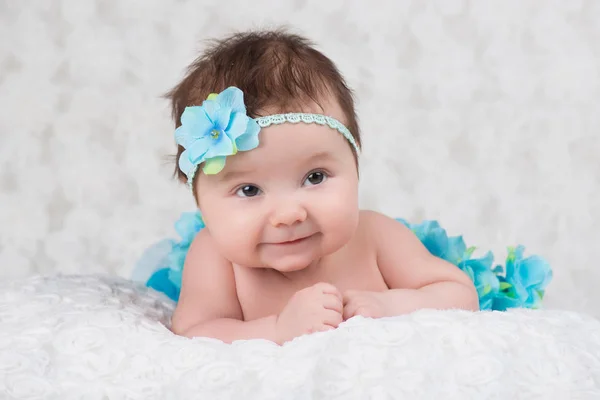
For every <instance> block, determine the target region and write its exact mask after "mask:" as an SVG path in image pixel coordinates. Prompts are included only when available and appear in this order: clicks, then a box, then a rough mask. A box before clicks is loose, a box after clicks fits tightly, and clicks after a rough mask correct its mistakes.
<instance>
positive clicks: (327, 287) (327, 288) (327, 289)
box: [314, 282, 344, 301]
mask: <svg viewBox="0 0 600 400" xmlns="http://www.w3.org/2000/svg"><path fill="white" fill-rule="evenodd" d="M314 287H315V288H317V289H318V290H320V291H321V292H322V293H325V294H332V295H334V296H337V297H338V298H339V299H340V301H343V300H344V298H343V297H342V294H341V293H340V291H339V290H338V288H336V287H335V286H333V285H332V284H330V283H325V282H321V283H317V284H316V285H315V286H314Z"/></svg>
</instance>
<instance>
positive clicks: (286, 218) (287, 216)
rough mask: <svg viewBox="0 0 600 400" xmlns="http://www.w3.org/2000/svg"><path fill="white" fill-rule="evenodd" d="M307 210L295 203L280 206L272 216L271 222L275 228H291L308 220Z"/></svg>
mask: <svg viewBox="0 0 600 400" xmlns="http://www.w3.org/2000/svg"><path fill="white" fill-rule="evenodd" d="M306 216H307V213H306V209H305V208H304V207H302V206H301V205H300V204H298V203H295V202H288V203H284V204H279V206H278V207H277V208H275V210H274V211H273V213H272V214H271V218H270V222H271V225H273V226H274V227H278V226H281V225H287V226H291V225H294V224H296V223H298V222H303V221H305V220H306Z"/></svg>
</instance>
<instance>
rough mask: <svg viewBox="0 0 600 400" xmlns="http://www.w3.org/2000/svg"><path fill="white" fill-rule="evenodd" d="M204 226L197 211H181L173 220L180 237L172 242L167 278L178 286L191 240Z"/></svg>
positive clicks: (179, 285)
mask: <svg viewBox="0 0 600 400" xmlns="http://www.w3.org/2000/svg"><path fill="white" fill-rule="evenodd" d="M204 226H205V225H204V220H203V219H202V216H201V215H200V212H199V211H195V212H187V213H183V214H181V217H179V220H177V222H175V230H176V231H177V233H178V234H179V236H180V237H181V241H179V242H178V243H174V244H173V248H172V249H171V253H170V254H169V258H168V260H169V261H168V262H169V274H168V277H169V280H170V281H171V282H172V283H173V284H174V285H176V286H177V287H179V288H180V287H181V278H182V274H183V265H184V263H185V257H186V255H187V253H188V250H189V249H190V245H191V244H192V241H193V240H194V238H195V237H196V235H197V234H198V232H200V230H202V229H203V228H204Z"/></svg>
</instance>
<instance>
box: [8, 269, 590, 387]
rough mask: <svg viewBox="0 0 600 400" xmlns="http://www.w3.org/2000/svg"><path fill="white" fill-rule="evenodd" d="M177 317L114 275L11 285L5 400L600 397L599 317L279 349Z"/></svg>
mask: <svg viewBox="0 0 600 400" xmlns="http://www.w3.org/2000/svg"><path fill="white" fill-rule="evenodd" d="M172 309H173V303H172V302H170V301H169V300H167V299H165V298H164V297H162V295H159V294H157V293H155V292H152V291H149V290H147V289H145V288H142V287H139V286H138V285H136V284H133V283H131V282H128V281H124V280H120V279H116V278H111V277H102V276H58V277H52V278H43V277H34V278H30V279H28V280H26V281H21V282H15V283H11V284H3V285H0V398H2V399H4V398H6V397H8V398H19V399H33V398H43V399H48V398H51V399H52V398H56V399H75V398H77V399H81V398H83V399H103V398H109V399H169V398H173V399H192V398H193V399H196V398H198V399H221V398H236V399H250V398H257V399H286V398H290V399H306V398H323V399H334V398H343V399H367V398H377V399H379V398H381V399H387V398H408V399H435V398H445V399H446V398H457V399H470V398H473V399H516V398H523V399H537V398H540V399H542V398H543V399H576V398H577V399H588V398H589V399H598V398H600V322H599V321H597V320H596V319H593V318H591V317H586V316H584V315H580V314H576V313H572V312H558V311H539V312H533V311H511V312H506V313H467V312H458V311H457V312H439V311H421V312H417V313H414V314H412V315H408V316H404V317H398V318H390V319H383V320H368V319H363V318H354V319H352V320H350V321H347V322H346V323H344V324H343V325H342V326H340V328H339V329H337V330H336V331H333V332H328V333H323V334H315V335H310V336H304V337H301V338H298V339H296V340H295V341H293V342H291V343H288V344H286V345H284V346H282V347H279V346H276V345H274V344H272V343H270V342H267V341H245V342H238V343H235V344H233V345H225V344H223V343H220V342H219V341H216V340H208V339H193V340H190V339H185V338H182V337H178V336H175V335H173V334H172V333H171V332H170V331H169V330H168V329H167V328H165V326H164V325H163V323H164V324H168V321H169V316H170V313H171V311H172Z"/></svg>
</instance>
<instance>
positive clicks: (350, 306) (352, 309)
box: [342, 302, 359, 321]
mask: <svg viewBox="0 0 600 400" xmlns="http://www.w3.org/2000/svg"><path fill="white" fill-rule="evenodd" d="M358 307H359V306H358V304H356V303H355V302H349V303H347V304H344V312H343V314H342V316H343V318H344V321H347V320H349V319H350V318H352V317H354V316H355V315H356V310H357V309H358Z"/></svg>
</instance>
